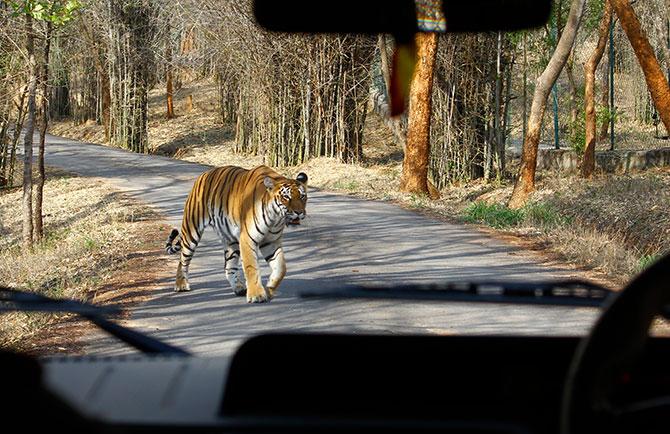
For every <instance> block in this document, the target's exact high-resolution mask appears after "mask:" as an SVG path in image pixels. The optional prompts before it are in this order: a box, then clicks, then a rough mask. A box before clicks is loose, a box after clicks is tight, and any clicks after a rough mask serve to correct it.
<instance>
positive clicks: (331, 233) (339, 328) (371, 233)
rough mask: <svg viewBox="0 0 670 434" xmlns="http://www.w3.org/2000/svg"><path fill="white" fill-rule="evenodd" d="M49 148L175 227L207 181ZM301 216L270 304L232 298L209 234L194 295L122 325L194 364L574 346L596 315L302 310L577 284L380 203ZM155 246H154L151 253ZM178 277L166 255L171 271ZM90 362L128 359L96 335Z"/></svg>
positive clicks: (477, 237) (460, 229)
mask: <svg viewBox="0 0 670 434" xmlns="http://www.w3.org/2000/svg"><path fill="white" fill-rule="evenodd" d="M47 140H48V141H47V147H46V157H45V158H46V164H47V165H50V166H54V167H58V168H62V169H65V170H68V171H71V172H75V173H78V174H80V175H82V176H94V177H99V178H103V179H105V180H107V181H109V183H110V184H112V185H113V186H114V187H116V188H118V189H119V190H121V191H123V192H125V193H127V194H128V195H130V196H132V197H135V198H137V199H139V200H141V201H144V202H146V203H148V204H150V205H152V206H154V207H155V208H156V209H157V210H158V211H159V212H161V213H163V214H164V215H165V216H167V219H168V221H169V223H170V224H172V225H173V226H176V227H178V226H179V224H180V221H181V213H182V211H183V204H184V201H185V199H186V196H187V195H188V192H189V190H190V188H191V186H192V184H193V181H194V180H195V178H196V177H197V175H198V174H200V173H202V172H203V171H205V170H208V169H209V167H208V166H204V165H199V164H193V163H189V162H184V161H178V160H172V159H169V158H164V157H158V156H148V155H137V154H132V153H129V152H125V151H123V150H119V149H113V148H109V147H105V146H100V145H93V144H85V143H81V142H77V141H74V140H70V139H63V138H59V137H55V136H48V138H47ZM308 175H309V174H308ZM307 214H308V215H307V218H306V220H305V222H304V224H303V225H301V226H300V227H297V228H293V227H289V228H287V230H286V231H285V233H284V249H285V256H286V261H287V268H288V272H287V275H286V277H285V279H284V281H283V283H282V285H281V286H280V289H279V295H278V296H277V298H275V299H274V300H272V301H271V302H270V303H266V304H260V305H259V304H254V305H250V304H247V303H246V301H245V298H241V297H236V296H235V295H233V293H232V291H231V289H230V287H229V285H228V283H227V281H226V280H225V276H224V270H223V252H222V250H221V248H220V244H219V241H218V238H217V237H216V236H215V234H214V233H213V231H211V230H209V229H208V230H207V231H206V232H205V236H204V237H203V241H202V242H201V244H200V246H199V247H198V250H197V252H196V254H195V257H194V259H193V261H192V263H191V269H190V282H191V288H192V289H193V291H191V292H188V293H174V292H173V290H172V288H173V284H174V281H173V280H172V279H170V280H166V281H164V282H161V288H160V290H159V291H157V293H156V294H155V296H154V297H152V298H151V299H150V300H149V301H147V302H145V303H143V304H141V305H138V306H136V307H135V308H134V309H133V311H132V315H131V318H130V319H129V320H128V321H125V322H124V324H125V325H128V326H130V327H133V328H135V329H137V330H139V331H142V332H146V333H149V334H151V335H152V336H155V337H157V338H159V339H162V340H165V341H167V342H169V343H171V344H173V345H177V346H180V347H182V348H185V349H187V350H189V351H191V352H193V353H195V354H198V355H208V356H210V355H217V356H218V355H230V354H231V353H232V352H233V351H234V350H235V349H236V348H237V347H238V346H239V344H240V343H241V342H242V341H243V340H244V339H245V338H246V337H248V336H250V335H253V334H257V333H263V332H268V331H298V330H309V331H318V332H350V333H391V334H405V333H410V334H413V333H419V334H424V333H438V334H520V335H547V336H569V335H583V334H585V333H586V332H587V331H588V329H589V327H590V326H591V324H592V323H593V321H594V319H595V317H596V315H597V313H598V311H597V310H595V309H589V308H573V307H548V306H528V305H512V304H485V303H462V302H436V301H400V300H360V299H356V300H354V299H349V300H329V299H303V298H300V297H299V294H300V293H301V292H303V291H317V292H318V291H328V290H332V289H335V288H338V287H339V286H341V285H343V284H349V283H370V284H375V285H383V284H389V285H397V284H406V283H415V282H418V283H428V282H436V281H472V280H490V279H497V280H526V281H528V280H543V279H553V278H560V277H571V276H575V274H574V272H573V271H572V270H569V269H567V268H566V269H562V268H557V267H555V266H553V267H550V266H547V265H545V264H543V263H542V262H543V259H542V258H541V257H540V256H538V255H537V254H536V253H533V252H527V251H523V250H521V249H519V248H517V247H514V246H511V245H509V244H506V243H504V242H502V241H499V240H496V239H492V238H490V237H488V236H486V235H484V234H482V233H480V232H478V231H476V230H474V229H473V228H470V227H467V226H461V225H454V224H448V223H444V222H438V221H434V220H431V219H429V218H427V217H423V216H421V215H418V214H416V213H414V212H411V211H407V210H404V209H401V208H399V207H397V206H394V205H392V204H389V203H384V202H375V201H367V200H361V199H357V198H353V197H349V196H343V195H339V194H333V193H328V192H323V191H314V190H313V191H310V192H309V202H308V205H307ZM165 237H167V232H166V234H165ZM164 242H165V239H164V238H161V239H157V240H156V244H157V245H159V246H162V245H163V244H164ZM261 262H263V261H261ZM176 265H177V256H176V255H175V256H174V261H173V262H172V263H171V265H170V267H173V268H174V269H176ZM262 270H263V276H264V281H265V278H267V276H268V274H269V269H268V267H267V266H266V265H265V264H264V263H263V264H262ZM88 352H89V353H91V354H100V355H110V354H122V353H128V352H132V350H129V349H128V348H127V347H124V346H122V345H119V344H117V343H116V342H115V341H114V340H112V339H107V338H102V337H101V336H97V335H96V336H95V337H94V338H92V339H90V342H89V344H88Z"/></svg>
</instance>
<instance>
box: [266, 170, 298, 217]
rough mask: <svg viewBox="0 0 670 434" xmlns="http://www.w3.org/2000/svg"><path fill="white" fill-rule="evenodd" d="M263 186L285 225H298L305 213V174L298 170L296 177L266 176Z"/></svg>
mask: <svg viewBox="0 0 670 434" xmlns="http://www.w3.org/2000/svg"><path fill="white" fill-rule="evenodd" d="M263 183H264V184H265V188H266V189H267V191H268V192H269V193H270V195H271V197H272V200H274V203H275V204H276V205H277V207H278V208H279V211H280V213H281V214H282V216H283V217H284V219H285V222H286V225H287V226H288V225H299V224H300V220H302V219H304V218H305V216H306V215H307V213H306V211H305V207H306V205H307V175H306V174H305V173H303V172H300V173H299V174H298V176H297V177H296V179H286V178H285V179H282V180H275V179H272V178H271V177H269V176H266V177H265V179H264V180H263Z"/></svg>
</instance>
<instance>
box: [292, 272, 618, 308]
mask: <svg viewBox="0 0 670 434" xmlns="http://www.w3.org/2000/svg"><path fill="white" fill-rule="evenodd" d="M613 293H615V292H614V291H612V290H611V289H609V288H606V287H604V286H602V285H598V284H596V283H592V282H589V281H586V280H579V279H566V280H555V281H545V282H542V281H540V282H514V281H509V282H505V281H481V282H446V283H433V284H416V285H413V284H407V285H398V286H365V285H346V286H344V287H342V288H341V289H337V290H332V291H307V292H302V293H301V294H300V297H302V298H331V299H332V298H335V299H348V298H367V299H401V300H433V301H463V302H488V303H507V304H541V305H552V306H578V307H601V306H602V305H603V303H604V301H605V300H606V299H607V298H608V297H609V296H610V295H611V294H613Z"/></svg>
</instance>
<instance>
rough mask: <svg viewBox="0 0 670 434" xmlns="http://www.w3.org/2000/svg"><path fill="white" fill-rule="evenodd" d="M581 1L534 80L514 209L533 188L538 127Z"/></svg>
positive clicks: (575, 4)
mask: <svg viewBox="0 0 670 434" xmlns="http://www.w3.org/2000/svg"><path fill="white" fill-rule="evenodd" d="M584 3H586V0H572V4H571V5H570V12H569V13H568V19H567V22H566V24H565V27H564V28H563V32H562V33H561V38H560V39H559V41H558V44H557V45H556V50H555V51H554V54H553V55H552V56H551V59H550V60H549V64H548V65H547V67H546V68H545V70H544V71H543V72H542V74H541V75H540V76H539V77H538V79H537V81H536V86H535V92H534V94H533V101H532V103H531V106H530V117H529V118H528V130H527V131H526V139H525V141H524V144H523V150H522V153H521V167H520V168H519V174H518V177H517V181H516V184H515V185H514V191H513V192H512V197H511V198H510V201H509V207H510V208H514V209H517V208H521V207H522V206H524V205H525V204H526V202H527V200H528V196H529V195H530V193H531V192H532V191H533V190H534V189H535V169H536V165H537V147H538V144H539V142H540V127H541V124H542V117H543V116H544V111H545V109H546V106H547V98H548V96H549V93H550V92H551V88H552V86H553V85H554V83H555V82H556V79H557V78H558V76H559V74H560V73H561V70H562V69H563V67H564V66H565V62H566V61H567V59H568V56H569V55H570V51H571V49H572V45H573V43H574V41H575V36H576V34H577V29H578V28H579V23H580V21H581V19H582V13H583V11H584Z"/></svg>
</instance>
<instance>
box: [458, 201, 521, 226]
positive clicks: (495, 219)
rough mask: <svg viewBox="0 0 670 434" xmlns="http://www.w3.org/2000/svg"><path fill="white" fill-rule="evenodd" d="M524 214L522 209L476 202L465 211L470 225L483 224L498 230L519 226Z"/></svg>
mask: <svg viewBox="0 0 670 434" xmlns="http://www.w3.org/2000/svg"><path fill="white" fill-rule="evenodd" d="M523 217H524V213H523V210H520V209H517V210H515V209H510V208H507V207H506V206H505V205H500V204H497V203H494V204H487V203H484V202H475V203H473V204H472V205H470V206H468V207H467V208H466V209H465V215H464V219H465V221H467V222H469V223H483V224H486V225H487V226H491V227H494V228H497V229H504V228H509V227H512V226H518V225H519V224H520V223H521V222H522V221H523Z"/></svg>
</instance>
